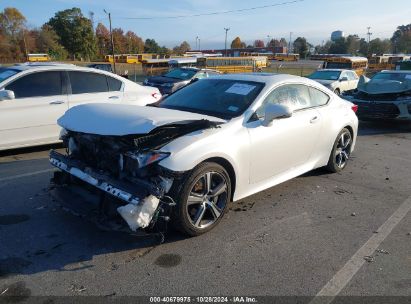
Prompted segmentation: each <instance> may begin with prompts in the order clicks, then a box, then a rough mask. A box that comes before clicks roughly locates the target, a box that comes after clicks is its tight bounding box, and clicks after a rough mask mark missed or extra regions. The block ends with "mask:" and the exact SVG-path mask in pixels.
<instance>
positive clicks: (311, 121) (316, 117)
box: [310, 116, 320, 123]
mask: <svg viewBox="0 0 411 304" xmlns="http://www.w3.org/2000/svg"><path fill="white" fill-rule="evenodd" d="M318 120H320V118H319V117H318V116H314V117H313V118H311V119H310V123H316V122H317V121H318Z"/></svg>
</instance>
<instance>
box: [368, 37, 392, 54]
mask: <svg viewBox="0 0 411 304" xmlns="http://www.w3.org/2000/svg"><path fill="white" fill-rule="evenodd" d="M391 51H392V44H391V41H390V40H389V39H384V40H381V39H380V38H376V39H373V40H371V41H370V44H369V46H368V54H377V55H383V54H389V53H391Z"/></svg>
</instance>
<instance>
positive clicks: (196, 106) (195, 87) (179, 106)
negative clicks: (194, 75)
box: [159, 78, 264, 119]
mask: <svg viewBox="0 0 411 304" xmlns="http://www.w3.org/2000/svg"><path fill="white" fill-rule="evenodd" d="M263 87H264V83H261V82H253V81H239V80H228V79H216V78H214V79H213V78H208V79H202V80H199V81H197V82H195V83H193V84H191V85H189V86H187V87H185V88H184V89H182V90H179V91H177V92H175V93H174V94H172V95H170V96H168V97H167V98H166V99H164V100H163V101H162V102H161V103H160V104H159V107H161V108H168V109H176V110H182V111H188V112H194V113H200V114H205V115H211V116H215V117H219V118H223V119H231V118H233V117H237V116H240V115H241V114H242V113H243V112H244V111H245V110H246V109H247V108H248V107H249V106H250V105H251V104H252V103H253V101H254V100H255V98H256V97H257V96H258V94H259V93H260V92H261V90H262V89H263Z"/></svg>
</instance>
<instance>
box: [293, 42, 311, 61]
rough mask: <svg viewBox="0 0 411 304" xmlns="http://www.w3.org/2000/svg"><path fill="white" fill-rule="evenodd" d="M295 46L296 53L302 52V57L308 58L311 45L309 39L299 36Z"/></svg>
mask: <svg viewBox="0 0 411 304" xmlns="http://www.w3.org/2000/svg"><path fill="white" fill-rule="evenodd" d="M293 48H294V53H296V54H300V56H301V58H306V57H307V55H308V53H309V51H310V45H309V43H308V42H307V39H305V38H304V37H298V38H297V39H295V40H294V43H293Z"/></svg>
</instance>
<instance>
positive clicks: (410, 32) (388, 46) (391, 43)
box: [231, 24, 411, 58]
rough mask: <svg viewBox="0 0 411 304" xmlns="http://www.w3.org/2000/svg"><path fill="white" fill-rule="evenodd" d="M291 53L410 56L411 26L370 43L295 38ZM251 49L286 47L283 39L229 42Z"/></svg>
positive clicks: (354, 38) (351, 39)
mask: <svg viewBox="0 0 411 304" xmlns="http://www.w3.org/2000/svg"><path fill="white" fill-rule="evenodd" d="M291 45H292V51H293V52H294V53H297V54H299V55H300V56H301V57H302V58H306V57H307V56H309V55H310V54H352V55H362V56H368V55H371V54H376V55H382V54H392V53H395V54H399V53H403V54H410V53H411V24H408V25H401V26H398V27H397V30H396V31H395V32H394V33H393V35H392V38H391V39H380V38H376V39H372V40H370V42H368V41H366V40H365V39H364V38H360V37H358V35H349V36H347V37H342V38H340V39H338V40H336V41H331V40H329V41H327V42H325V43H324V44H321V45H316V46H314V45H313V44H311V43H309V42H308V41H307V39H306V38H305V37H297V39H295V40H294V41H293V42H292V43H291ZM251 47H261V48H263V47H267V48H268V47H270V48H271V47H288V42H287V40H286V39H285V38H281V39H280V40H277V39H271V40H270V41H269V42H268V43H267V44H265V43H264V41H263V40H259V39H258V40H255V41H254V43H253V45H246V43H244V42H242V41H241V38H240V37H236V38H235V39H234V40H233V41H232V42H231V48H236V49H237V48H239V49H241V48H251Z"/></svg>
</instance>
